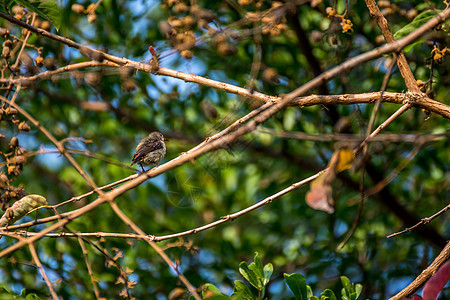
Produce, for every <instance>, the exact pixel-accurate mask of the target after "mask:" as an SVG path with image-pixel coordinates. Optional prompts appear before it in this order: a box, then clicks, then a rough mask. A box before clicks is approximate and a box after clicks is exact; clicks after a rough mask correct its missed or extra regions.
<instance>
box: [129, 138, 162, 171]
mask: <svg viewBox="0 0 450 300" xmlns="http://www.w3.org/2000/svg"><path fill="white" fill-rule="evenodd" d="M165 141H168V139H166V138H164V136H163V135H162V133H161V132H158V131H153V132H151V133H150V134H149V135H148V136H147V137H145V138H143V139H142V140H141V142H140V143H139V144H138V145H137V147H136V152H135V153H134V156H133V163H132V164H131V165H134V164H138V165H140V166H141V168H142V172H144V166H150V165H153V164H156V166H158V164H159V163H160V161H161V160H162V159H163V158H164V155H165V154H166V144H165V143H164V142H165Z"/></svg>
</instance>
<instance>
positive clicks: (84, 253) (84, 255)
mask: <svg viewBox="0 0 450 300" xmlns="http://www.w3.org/2000/svg"><path fill="white" fill-rule="evenodd" d="M74 234H75V233H74ZM76 236H77V238H78V243H79V244H80V247H81V252H82V253H83V257H84V262H85V263H86V267H87V270H88V273H89V277H90V278H91V283H92V287H93V288H94V294H95V298H97V299H100V292H99V291H98V287H97V281H98V280H97V279H96V278H95V277H94V272H92V267H91V263H90V262H89V257H88V254H89V252H88V251H87V250H86V247H85V246H84V242H83V239H82V238H81V236H80V235H78V234H76Z"/></svg>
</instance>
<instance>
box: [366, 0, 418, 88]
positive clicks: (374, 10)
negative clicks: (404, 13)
mask: <svg viewBox="0 0 450 300" xmlns="http://www.w3.org/2000/svg"><path fill="white" fill-rule="evenodd" d="M365 1H366V5H367V8H368V9H369V11H370V15H371V16H372V17H374V18H375V19H376V20H377V24H378V27H380V29H381V33H382V34H383V36H384V39H385V40H386V42H388V43H393V42H395V39H394V35H393V34H392V32H391V29H390V28H389V23H388V21H387V20H386V18H385V17H384V16H383V14H382V13H381V11H380V9H379V8H378V6H377V4H376V2H375V0H365ZM397 66H398V69H399V70H400V73H401V74H402V77H403V79H404V80H405V84H406V87H407V88H408V90H409V91H411V92H414V93H419V92H420V90H419V87H418V86H417V83H416V79H415V78H414V75H413V73H412V72H411V69H410V68H409V65H408V62H407V61H406V57H405V55H404V54H403V52H399V53H398V58H397Z"/></svg>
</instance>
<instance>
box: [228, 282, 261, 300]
mask: <svg viewBox="0 0 450 300" xmlns="http://www.w3.org/2000/svg"><path fill="white" fill-rule="evenodd" d="M231 299H239V300H240V299H243V300H253V299H256V296H255V295H253V293H252V291H251V290H250V289H249V288H248V286H247V285H245V283H244V282H243V281H240V280H236V281H234V292H233V294H231Z"/></svg>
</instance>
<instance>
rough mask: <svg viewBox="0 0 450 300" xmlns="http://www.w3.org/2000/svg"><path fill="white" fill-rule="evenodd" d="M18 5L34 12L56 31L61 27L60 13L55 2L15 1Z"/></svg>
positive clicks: (48, 0) (52, 0)
mask: <svg viewBox="0 0 450 300" xmlns="http://www.w3.org/2000/svg"><path fill="white" fill-rule="evenodd" d="M15 1H16V2H17V3H18V4H20V5H22V6H24V7H26V8H28V9H30V10H32V11H34V12H35V13H37V14H38V15H39V16H40V17H42V18H44V19H46V20H48V21H50V22H51V23H52V24H53V26H55V28H56V30H59V28H60V27H61V11H60V10H59V7H58V3H57V2H56V0H27V1H25V0H15Z"/></svg>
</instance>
